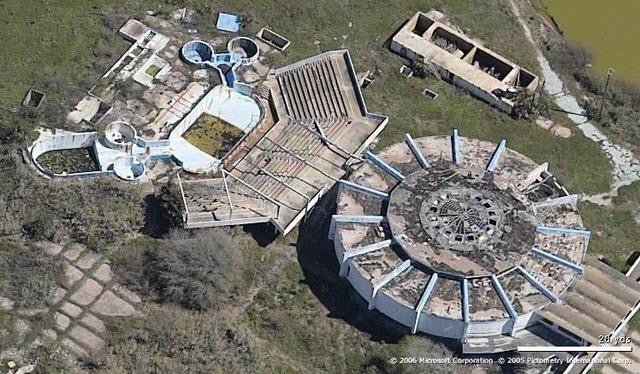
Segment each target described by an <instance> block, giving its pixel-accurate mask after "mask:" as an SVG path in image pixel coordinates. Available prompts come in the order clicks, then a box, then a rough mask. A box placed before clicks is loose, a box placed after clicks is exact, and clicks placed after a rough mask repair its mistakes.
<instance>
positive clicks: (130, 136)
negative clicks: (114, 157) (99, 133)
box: [104, 121, 137, 150]
mask: <svg viewBox="0 0 640 374" xmlns="http://www.w3.org/2000/svg"><path fill="white" fill-rule="evenodd" d="M136 136H137V134H136V129H134V128H133V126H131V125H130V124H128V123H126V122H124V121H114V122H111V123H110V124H108V125H107V127H106V128H105V130H104V139H105V141H106V143H107V144H106V145H108V146H109V147H111V148H113V149H119V150H127V149H131V147H132V146H133V144H134V143H135V141H136Z"/></svg>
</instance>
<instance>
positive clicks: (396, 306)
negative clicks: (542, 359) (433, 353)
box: [333, 228, 535, 339]
mask: <svg viewBox="0 0 640 374" xmlns="http://www.w3.org/2000/svg"><path fill="white" fill-rule="evenodd" d="M333 244H334V249H335V253H336V257H337V258H338V262H341V261H342V258H343V255H344V252H345V249H344V247H343V246H342V241H341V240H340V228H336V230H335V234H334V237H333ZM346 266H347V267H348V271H347V272H346V275H345V277H346V278H347V280H348V281H349V283H351V285H352V286H353V288H354V289H355V290H356V291H357V292H358V294H360V296H361V297H362V298H363V299H364V300H365V301H366V302H367V303H369V302H370V300H371V295H372V293H373V285H372V283H371V282H370V281H369V280H368V279H366V278H364V277H363V276H362V274H360V272H358V270H357V268H356V267H354V266H353V265H352V264H351V260H347V265H346ZM400 276H402V275H400ZM436 287H437V286H436ZM373 305H374V307H375V309H377V310H379V311H380V312H381V313H383V314H384V315H386V316H388V317H389V318H391V319H393V320H394V321H396V322H399V323H401V324H403V325H405V326H407V327H409V328H413V325H414V323H415V318H416V311H415V309H414V308H411V307H409V306H407V305H405V304H402V303H400V302H398V301H397V300H396V299H394V298H393V297H392V296H390V295H388V294H387V293H385V292H384V291H382V290H380V291H378V293H377V294H376V297H375V302H374V304H373ZM428 305H429V304H428V303H427V306H425V309H424V310H423V311H422V313H421V315H420V320H419V321H418V331H420V332H424V333H427V334H430V335H436V336H440V337H443V338H451V339H462V338H463V337H464V336H465V334H466V336H472V337H490V336H498V335H504V334H510V333H511V330H512V329H514V330H515V331H519V330H522V329H524V328H526V327H528V326H530V325H531V324H533V323H535V319H534V318H532V317H533V312H530V313H527V314H522V315H518V317H517V319H516V321H515V326H514V321H513V320H512V319H501V320H496V321H482V322H469V323H466V322H464V321H463V320H456V319H451V318H445V317H439V316H435V315H433V314H429V313H426V310H427V308H428Z"/></svg>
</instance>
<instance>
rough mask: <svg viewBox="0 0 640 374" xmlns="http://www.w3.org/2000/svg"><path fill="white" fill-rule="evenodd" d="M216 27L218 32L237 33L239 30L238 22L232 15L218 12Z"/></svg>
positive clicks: (236, 17)
mask: <svg viewBox="0 0 640 374" xmlns="http://www.w3.org/2000/svg"><path fill="white" fill-rule="evenodd" d="M216 27H217V28H218V30H220V31H228V32H238V30H240V20H239V18H238V16H236V15H234V14H229V13H224V12H220V13H218V23H217V24H216Z"/></svg>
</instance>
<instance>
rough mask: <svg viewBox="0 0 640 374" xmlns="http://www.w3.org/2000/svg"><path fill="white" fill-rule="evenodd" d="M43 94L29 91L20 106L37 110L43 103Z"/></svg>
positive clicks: (32, 90)
mask: <svg viewBox="0 0 640 374" xmlns="http://www.w3.org/2000/svg"><path fill="white" fill-rule="evenodd" d="M44 96H45V95H44V93H42V92H40V91H37V90H34V89H30V90H29V91H28V92H27V95H26V96H25V97H24V100H23V101H22V105H24V106H29V107H32V108H36V109H38V108H39V107H40V105H41V104H42V102H43V101H44Z"/></svg>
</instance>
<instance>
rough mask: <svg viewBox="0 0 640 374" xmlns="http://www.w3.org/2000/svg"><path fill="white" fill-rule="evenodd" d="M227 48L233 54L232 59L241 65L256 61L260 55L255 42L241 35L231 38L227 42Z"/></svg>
mask: <svg viewBox="0 0 640 374" xmlns="http://www.w3.org/2000/svg"><path fill="white" fill-rule="evenodd" d="M227 50H228V51H229V53H231V54H233V56H234V59H235V60H237V61H238V62H240V63H241V64H242V65H248V64H252V63H254V62H256V61H257V60H258V57H259V55H260V49H259V48H258V45H257V44H256V42H254V41H253V40H251V39H249V38H245V37H243V36H240V37H237V38H233V39H231V40H229V43H227Z"/></svg>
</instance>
